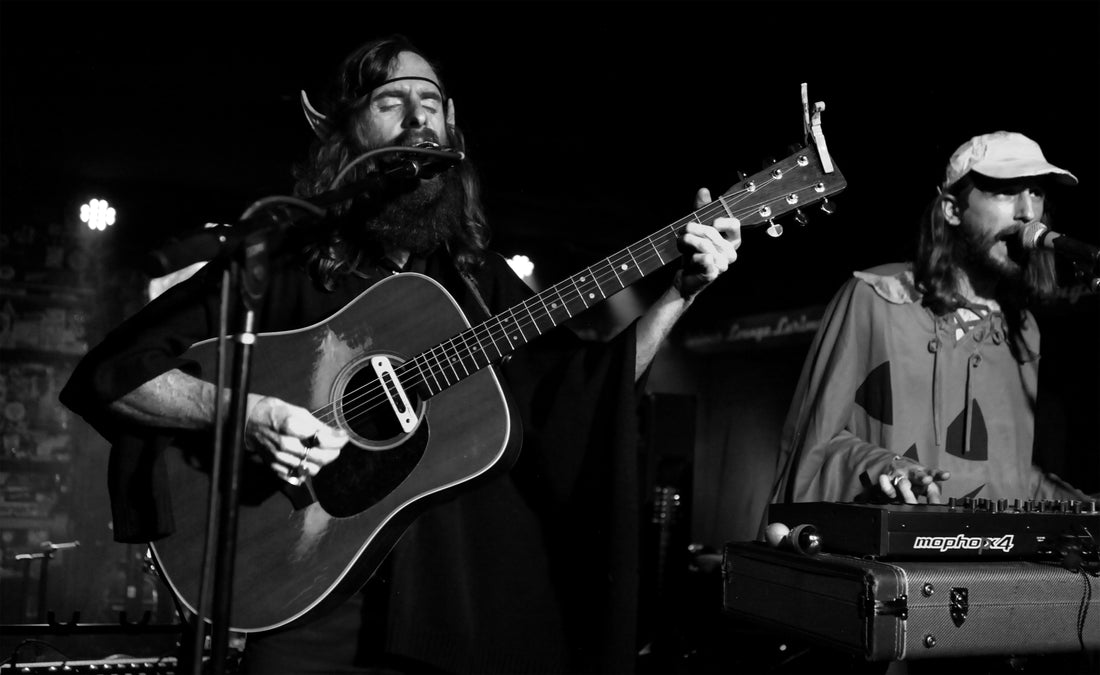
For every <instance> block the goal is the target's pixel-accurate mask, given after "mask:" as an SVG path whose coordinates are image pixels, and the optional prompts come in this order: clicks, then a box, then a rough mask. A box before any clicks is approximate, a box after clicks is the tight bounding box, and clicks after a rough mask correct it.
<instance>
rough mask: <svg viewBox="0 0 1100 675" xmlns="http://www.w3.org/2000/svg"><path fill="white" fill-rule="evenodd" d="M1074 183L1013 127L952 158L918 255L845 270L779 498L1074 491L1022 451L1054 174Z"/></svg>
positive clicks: (1030, 432) (812, 363)
mask: <svg viewBox="0 0 1100 675" xmlns="http://www.w3.org/2000/svg"><path fill="white" fill-rule="evenodd" d="M1055 183H1062V184H1066V185H1075V184H1076V183H1077V179H1076V178H1075V177H1074V176H1073V175H1072V174H1070V173H1069V172H1068V171H1066V170H1064V169H1061V168H1058V167H1056V166H1054V165H1053V164H1051V163H1049V162H1048V161H1047V160H1046V157H1044V155H1043V152H1042V150H1041V149H1040V148H1039V145H1038V144H1037V143H1035V142H1034V141H1033V140H1031V139H1030V138H1027V137H1026V136H1023V135H1022V134H1019V133H1010V132H1004V131H999V132H995V133H990V134H985V135H981V136H976V137H974V138H972V139H970V140H969V141H968V142H966V143H964V144H963V145H962V146H961V147H960V148H959V149H958V150H956V151H955V153H954V154H953V155H952V156H951V159H950V161H949V162H948V165H947V170H946V176H945V180H944V181H943V183H942V185H941V186H940V188H939V194H938V195H937V197H936V198H935V199H934V200H933V201H932V203H931V204H930V206H929V208H928V209H927V211H926V212H925V215H924V217H923V219H922V222H921V229H920V232H919V238H918V245H917V255H916V259H915V260H914V261H913V262H912V263H911V264H900V263H896V264H887V265H882V266H879V267H874V268H872V269H869V270H866V271H863V272H855V273H854V275H853V278H852V279H850V280H849V281H848V282H847V283H846V284H845V285H844V286H843V287H842V288H841V289H840V291H839V292H838V293H837V294H836V296H834V298H833V299H832V301H831V302H830V304H829V305H828V307H827V308H826V310H825V315H824V317H823V319H822V322H821V326H820V328H819V329H818V332H817V334H816V336H815V338H814V341H813V343H812V345H811V347H810V353H809V356H808V358H807V360H806V362H805V365H804V367H803V370H802V375H801V377H800V379H799V383H798V387H797V390H796V393H795V396H794V399H793V402H792V404H791V408H790V411H789V412H788V415H787V420H786V423H785V425H784V430H783V435H782V438H781V445H780V458H779V465H778V467H777V468H778V470H779V479H778V481H777V483H776V486H775V489H774V492H773V495H772V500H773V501H774V502H802V501H853V500H856V501H861V500H885V499H891V500H894V499H896V500H904V501H905V502H906V503H917V502H918V500H927V501H928V502H931V503H940V502H942V501H946V500H947V498H948V497H959V498H962V497H976V498H992V499H1000V498H1005V499H1015V498H1019V499H1021V500H1026V499H1082V498H1084V495H1083V494H1082V493H1080V492H1079V491H1077V490H1076V489H1074V488H1073V487H1072V486H1070V485H1068V484H1066V483H1065V482H1064V481H1062V480H1061V479H1059V478H1058V477H1057V476H1054V475H1052V474H1045V473H1043V472H1042V471H1041V470H1040V469H1039V468H1038V467H1036V466H1034V465H1033V464H1032V441H1033V438H1034V422H1035V414H1034V411H1035V403H1036V391H1037V389H1036V387H1037V380H1038V365H1039V329H1038V327H1037V326H1036V324H1035V319H1034V317H1033V316H1032V315H1031V313H1030V312H1029V311H1028V310H1027V306H1028V303H1029V302H1030V301H1032V300H1034V299H1035V298H1038V297H1040V296H1042V295H1043V294H1046V293H1049V292H1051V291H1052V290H1053V289H1054V285H1055V278H1054V264H1053V259H1052V257H1051V253H1050V252H1049V251H1044V250H1034V249H1030V248H1027V247H1025V244H1024V242H1023V240H1022V239H1023V238H1022V236H1021V234H1022V232H1023V230H1024V227H1025V226H1026V225H1028V224H1029V223H1033V222H1046V220H1047V217H1048V216H1047V212H1046V208H1045V207H1046V199H1047V192H1048V188H1049V187H1050V186H1051V185H1052V184H1055Z"/></svg>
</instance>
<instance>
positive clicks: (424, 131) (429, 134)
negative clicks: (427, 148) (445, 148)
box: [391, 128, 443, 148]
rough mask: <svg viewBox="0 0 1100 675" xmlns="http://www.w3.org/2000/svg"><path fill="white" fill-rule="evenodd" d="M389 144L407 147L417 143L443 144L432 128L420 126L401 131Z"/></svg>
mask: <svg viewBox="0 0 1100 675" xmlns="http://www.w3.org/2000/svg"><path fill="white" fill-rule="evenodd" d="M391 145H400V146H404V147H407V148H412V147H416V146H418V145H433V146H435V147H437V148H438V147H442V145H443V144H442V143H440V142H439V134H437V133H435V131H434V130H433V129H428V128H420V129H406V130H405V131H402V132H401V133H400V134H398V136H397V138H395V139H393V143H391Z"/></svg>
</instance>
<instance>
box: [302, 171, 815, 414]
mask: <svg viewBox="0 0 1100 675" xmlns="http://www.w3.org/2000/svg"><path fill="white" fill-rule="evenodd" d="M775 180H778V179H776V178H769V179H768V180H766V181H764V182H762V183H761V184H760V185H759V186H757V187H756V190H760V189H762V188H763V187H766V186H767V185H768V184H769V183H771V182H774V181H775ZM812 189H814V187H813V186H810V187H806V188H801V189H797V190H794V191H792V193H791V194H797V193H799V192H804V191H808V190H812ZM756 190H748V189H744V190H740V191H738V192H733V193H730V194H728V195H722V196H721V197H719V199H718V200H715V201H712V202H709V203H708V204H706V205H704V206H703V207H700V208H699V209H697V210H696V211H693V212H692V213H691V214H689V215H688V216H685V217H683V218H681V219H680V220H679V221H677V222H676V223H674V224H672V225H670V226H668V227H667V228H665V229H667V230H670V232H669V233H664V230H660V231H658V232H657V233H655V234H653V235H650V237H647V238H646V240H645V242H646V244H648V246H647V245H645V244H643V243H642V242H636V243H635V244H632V245H631V246H628V247H626V248H625V249H623V250H621V251H619V252H617V253H615V254H613V255H612V256H611V257H609V258H607V259H606V260H607V261H608V262H609V263H610V262H615V263H616V265H617V264H618V263H620V262H621V263H622V264H625V263H626V261H627V259H628V258H629V259H630V260H631V261H632V262H634V264H635V269H636V270H637V269H640V268H641V267H642V266H643V264H648V263H651V262H653V259H654V257H656V258H659V259H660V260H661V262H662V265H661V266H663V264H664V263H667V262H669V261H666V260H664V259H663V258H662V257H661V255H660V252H659V251H658V249H657V248H656V244H655V242H654V241H653V240H654V238H655V237H659V236H661V235H662V234H663V233H664V234H665V236H667V235H668V234H672V235H673V238H675V237H676V236H678V234H679V231H681V230H682V229H683V228H685V227H686V226H687V223H688V222H692V221H699V220H706V219H709V218H711V217H720V216H721V215H722V212H723V211H727V212H732V211H733V208H732V207H735V206H738V205H739V203H740V202H741V201H744V199H746V198H747V197H748V196H749V195H751V194H753V193H754V192H755V191H756ZM758 208H759V205H755V204H754V205H753V206H752V207H751V208H749V209H739V210H738V211H737V212H736V213H735V217H737V218H739V219H740V218H743V217H744V216H747V215H749V214H751V213H753V212H754V211H757V210H758ZM759 225H763V223H753V224H747V225H745V229H748V228H752V227H756V226H759ZM637 246H640V247H641V248H642V249H643V250H644V254H643V252H642V251H638V254H639V255H640V256H641V257H640V258H639V255H635V252H634V251H633V250H632V249H633V248H634V247H637ZM677 255H678V253H677ZM670 260H671V259H670ZM616 265H609V271H610V273H608V272H593V271H592V269H591V267H589V268H587V269H586V270H584V271H582V272H578V273H577V274H575V275H573V276H572V277H569V278H567V279H565V280H563V281H562V282H559V283H558V284H555V285H554V286H552V287H551V288H549V289H547V290H546V291H543V292H541V293H538V294H536V295H534V296H532V297H531V298H528V299H527V300H525V301H523V302H522V303H519V304H518V305H516V306H515V307H512V308H510V309H509V310H506V311H505V312H502V313H501V314H499V315H497V316H496V317H493V318H491V319H488V320H486V321H485V322H483V323H482V324H479V326H476V327H473V328H469V329H467V330H465V331H463V332H461V333H459V334H458V335H455V336H454V337H452V338H450V339H448V340H446V341H444V342H442V343H440V344H438V345H436V346H435V347H433V348H431V349H429V350H427V351H425V352H423V353H421V354H420V355H418V356H416V357H414V358H412V359H409V360H408V361H406V362H404V363H402V364H401V365H399V366H398V367H397V368H395V370H394V372H395V374H396V375H397V376H398V379H399V381H404V380H405V379H406V376H408V375H410V374H411V373H412V371H413V369H414V367H415V369H416V370H419V371H420V373H419V376H420V380H419V382H418V381H416V380H413V381H411V382H410V384H412V385H413V386H415V385H417V384H419V383H421V382H422V383H423V384H424V385H425V387H427V389H428V393H429V394H430V395H435V394H436V393H439V392H438V391H436V392H432V390H431V389H432V387H431V382H430V381H429V379H428V377H427V376H426V375H425V374H424V371H423V368H422V367H421V364H420V363H419V361H420V360H421V357H426V360H427V362H426V363H424V364H423V365H424V367H426V368H427V369H428V371H429V373H430V374H431V375H432V378H433V379H434V380H435V384H436V386H437V388H438V389H439V391H442V389H444V388H446V387H449V386H452V385H453V384H454V383H457V382H458V381H460V380H462V379H464V377H463V376H462V375H460V374H459V372H458V370H457V368H456V364H458V366H461V368H462V370H463V371H465V376H469V375H471V374H472V372H471V371H470V370H469V369H468V368H466V365H465V361H466V360H472V362H473V365H474V366H475V368H474V370H473V372H477V371H478V370H480V369H481V368H484V367H485V366H487V365H489V364H491V363H492V362H493V359H492V357H490V356H488V353H487V352H486V350H485V348H484V345H482V344H481V340H480V338H479V337H478V335H477V332H478V330H479V329H480V328H483V327H484V328H485V331H484V332H486V333H487V337H488V338H489V339H490V340H491V341H492V342H493V346H494V348H495V349H496V351H497V352H498V358H500V357H501V356H503V353H502V352H501V349H500V347H499V346H498V344H499V340H500V337H504V338H505V340H506V341H507V342H508V345H509V352H510V351H513V350H514V349H515V345H514V344H513V342H512V339H511V338H509V337H508V329H506V328H505V327H504V323H503V320H502V319H503V317H504V315H505V314H509V315H511V323H512V324H513V325H514V326H515V327H516V328H517V330H519V336H518V337H517V340H518V341H520V342H522V343H523V344H526V342H529V341H530V339H529V338H527V336H526V334H525V333H524V331H523V329H524V328H527V329H530V328H531V327H534V328H535V330H536V331H537V332H538V333H539V334H540V335H541V334H542V329H541V328H540V327H539V325H538V320H537V319H536V318H535V317H534V314H533V312H532V311H531V306H532V304H541V305H542V307H541V309H539V313H540V314H546V315H548V316H550V315H551V311H552V310H551V309H550V308H548V307H547V306H546V299H547V297H548V296H551V295H554V294H556V295H557V297H558V299H559V300H561V301H562V305H561V307H562V309H564V310H566V311H567V313H568V303H567V302H566V301H565V299H564V298H563V297H562V292H561V291H562V289H561V288H559V287H560V286H562V285H563V284H565V282H568V281H572V282H573V285H574V287H575V288H574V290H575V297H574V300H575V299H577V298H579V299H581V300H582V302H584V303H585V309H587V308H588V304H587V301H585V300H584V298H583V292H582V290H581V288H580V287H577V284H576V281H575V279H576V278H577V277H578V276H580V275H582V274H584V276H585V278H586V279H590V281H588V280H586V281H584V282H582V285H583V286H584V287H585V289H586V290H588V292H589V293H591V288H590V287H589V285H588V284H589V283H592V284H593V285H595V287H596V289H597V290H599V291H600V294H601V296H603V298H601V301H602V299H604V298H606V297H607V296H606V294H605V293H604V291H603V288H602V286H603V285H604V284H605V283H608V282H610V281H611V280H612V279H614V280H616V281H617V282H618V283H619V284H620V286H621V288H625V287H626V284H622V282H621V279H620V278H619V274H618V272H617V271H616V270H615V266H616ZM585 273H587V274H585ZM643 276H644V274H643ZM632 283H633V281H632ZM620 290H621V289H620ZM551 291H552V292H553V293H551ZM569 294H570V293H569V291H566V295H569ZM544 296H547V297H544ZM535 301H537V303H536V302H535ZM519 310H524V311H525V312H526V314H527V318H523V319H517V317H516V313H517V311H519ZM521 313H522V312H521ZM578 313H579V312H578ZM569 316H570V317H571V316H572V314H571V313H569ZM550 318H551V321H552V324H551V326H550V328H553V327H555V326H556V325H557V324H554V323H553V317H552V316H550ZM493 319H496V320H497V321H496V323H497V326H495V327H494V326H491V325H489V324H491V323H492V321H493ZM528 319H530V320H529V321H528ZM467 336H472V337H473V338H475V339H476V341H477V343H478V350H480V351H481V352H483V353H485V354H486V356H485V363H484V364H482V365H480V366H479V365H478V362H477V357H476V351H477V350H472V349H471V347H470V344H469V341H468V337H467ZM519 338H522V339H521V340H520V339H519ZM459 340H460V341H461V342H462V345H461V346H460V345H459V344H458V341H459ZM449 343H450V344H449ZM463 349H464V350H465V351H466V354H465V355H463V353H462V351H461V350H463ZM440 350H441V351H442V354H441V355H437V354H436V352H437V351H440ZM448 350H451V351H450V352H449V351H448ZM444 361H445V362H444ZM433 368H434V372H433ZM447 368H450V370H451V372H452V373H454V376H455V378H456V379H455V381H454V382H451V381H450V376H449V375H447V374H446V369H447ZM436 372H438V373H439V374H440V376H441V377H442V379H443V381H444V383H445V384H444V385H443V386H440V382H439V378H438V377H436V375H435V373H436ZM372 390H377V391H372ZM386 400H387V394H386V392H385V391H384V390H383V389H382V386H381V385H380V384H379V383H378V382H377V381H376V380H375V381H372V382H371V383H370V384H368V385H364V386H361V387H359V388H357V389H354V390H352V391H350V392H345V394H344V396H343V403H344V406H343V412H344V418H345V419H346V420H348V421H352V419H354V417H358V416H359V415H362V414H364V413H368V412H370V411H372V410H373V409H375V408H376V407H378V405H379V404H383V403H385V402H386ZM349 404H350V405H349ZM313 414H314V415H317V416H318V418H319V419H321V420H322V421H325V422H326V423H332V422H334V421H335V417H336V403H335V402H332V403H328V404H325V405H324V406H322V407H321V408H318V409H317V410H315V411H313Z"/></svg>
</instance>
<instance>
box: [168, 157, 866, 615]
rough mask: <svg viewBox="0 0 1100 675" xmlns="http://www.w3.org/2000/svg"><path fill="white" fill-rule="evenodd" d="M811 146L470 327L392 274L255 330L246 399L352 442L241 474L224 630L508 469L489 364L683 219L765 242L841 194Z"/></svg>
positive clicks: (333, 585)
mask: <svg viewBox="0 0 1100 675" xmlns="http://www.w3.org/2000/svg"><path fill="white" fill-rule="evenodd" d="M817 141H818V142H817V143H814V142H811V143H808V144H807V145H806V146H805V147H803V148H802V149H800V150H798V151H797V152H795V153H794V154H792V155H790V156H789V157H787V158H786V159H784V160H782V161H780V162H777V163H775V164H774V165H772V166H770V167H768V168H767V169H765V170H764V171H761V172H760V173H758V174H756V175H754V176H752V177H750V178H748V179H746V180H744V181H743V182H741V183H739V184H738V185H736V186H734V187H733V188H731V189H730V190H728V191H727V192H726V193H724V194H723V195H722V196H720V197H718V199H716V200H714V201H713V202H711V203H710V204H708V205H706V206H704V207H702V208H700V209H698V210H696V211H694V212H692V213H690V214H689V215H687V216H685V217H683V218H681V219H680V220H678V221H677V222H675V223H672V224H671V225H668V226H667V227H664V228H662V229H660V230H658V231H657V232H655V233H653V234H652V235H650V236H648V237H646V238H644V239H642V240H641V241H639V242H637V243H634V244H631V245H630V246H628V247H626V248H625V249H623V250H621V251H619V252H617V253H615V254H614V255H612V256H610V257H608V258H606V259H604V260H601V261H600V262H598V263H596V264H594V265H591V266H590V267H588V268H586V269H584V270H582V271H581V272H579V273H577V274H574V275H573V276H571V277H569V278H568V279H565V280H564V281H561V282H560V283H558V284H556V285H554V286H552V287H550V288H548V289H546V290H544V291H542V292H540V293H538V294H536V295H533V296H532V297H530V298H529V299H527V300H525V301H524V302H522V303H520V304H518V305H516V306H514V307H512V308H510V309H508V310H506V311H504V312H502V313H501V314H499V315H497V316H494V317H492V318H490V319H488V320H486V321H484V322H482V323H480V324H478V325H476V326H471V325H470V324H469V322H468V321H467V320H466V317H465V316H464V315H463V313H462V311H461V310H460V309H459V306H458V304H457V303H456V302H455V301H454V299H453V298H452V297H451V296H450V295H449V294H448V293H447V291H445V290H444V289H443V287H442V286H440V285H439V284H437V283H436V282H435V281H433V280H431V279H429V278H427V277H425V276H421V275H417V274H397V275H393V276H390V277H387V278H385V279H384V280H383V281H381V282H379V283H377V284H375V285H374V286H372V287H371V288H370V289H368V290H367V291H365V292H364V293H362V294H361V295H360V296H359V297H358V298H356V299H355V300H354V301H352V302H351V303H350V304H348V305H347V306H346V307H344V308H343V309H341V310H340V311H339V312H338V313H336V314H335V315H333V316H332V317H330V318H328V319H326V320H325V321H323V322H321V323H318V324H316V325H313V326H309V327H307V328H302V329H299V330H293V331H286V332H279V333H268V334H263V335H260V336H258V338H257V341H256V344H255V347H254V352H253V375H252V384H251V388H252V390H253V391H256V392H262V393H264V394H267V395H272V396H277V397H279V398H281V399H283V400H285V401H288V402H290V403H293V404H295V405H299V406H302V407H305V408H307V409H309V410H311V411H313V412H314V414H315V415H317V416H318V417H320V418H321V419H322V420H324V421H326V422H328V423H330V424H333V425H339V426H340V427H342V428H344V429H345V430H347V432H348V433H349V435H350V438H351V440H350V442H349V443H348V445H347V446H345V447H344V449H343V451H342V452H341V453H340V456H339V458H338V459H337V460H336V461H334V462H332V463H331V464H329V465H327V466H326V467H324V468H323V469H322V470H321V471H320V472H319V473H318V475H317V476H316V477H315V478H313V479H312V480H308V481H306V483H305V484H304V485H302V486H300V487H296V488H292V487H289V486H288V485H286V484H285V482H283V481H281V480H279V479H278V478H277V477H276V476H275V474H274V472H272V471H270V470H269V469H268V468H266V467H263V466H258V465H257V466H248V467H246V468H245V469H244V474H242V486H241V495H240V510H239V516H238V518H239V520H238V543H237V554H236V555H237V558H236V563H235V574H234V578H233V584H232V588H233V595H232V598H231V606H232V617H231V620H230V623H231V628H230V629H231V630H233V631H238V632H245V633H254V632H264V631H270V630H274V629H278V628H283V627H287V626H289V625H291V624H293V623H295V622H297V621H301V620H302V619H304V618H305V617H307V616H309V615H311V614H313V613H315V612H317V611H319V610H321V609H323V608H324V607H326V606H327V605H329V604H331V603H335V602H339V601H341V600H343V599H344V598H346V597H347V596H349V595H350V594H352V593H355V592H356V591H357V590H358V589H359V588H361V587H362V585H363V584H364V583H366V581H367V580H368V579H369V577H370V575H371V574H372V573H373V572H374V570H375V569H376V568H377V566H378V565H379V563H380V562H381V561H382V559H383V558H384V557H385V556H386V555H387V554H388V552H389V551H390V549H391V548H392V547H393V545H394V544H395V543H396V541H397V539H398V537H400V535H401V534H402V532H403V531H404V530H405V529H406V528H407V527H408V525H409V524H411V522H412V521H413V519H414V518H415V517H416V516H417V515H419V514H420V513H422V512H423V511H424V509H425V508H427V507H428V506H429V505H431V504H432V503H433V502H435V501H439V500H440V499H442V498H444V497H446V496H449V493H450V491H452V490H456V489H459V488H461V487H464V486H470V485H472V484H475V483H476V482H477V481H478V480H480V479H484V478H486V477H488V476H489V475H491V474H492V471H493V469H494V468H496V467H500V466H502V465H505V464H507V462H505V461H503V460H504V459H505V457H507V456H508V454H509V453H510V452H513V451H514V450H515V448H516V446H517V445H518V438H517V436H518V435H519V434H518V433H517V431H518V428H517V424H518V421H517V420H516V419H514V417H513V415H512V413H511V412H510V411H509V407H508V402H507V398H506V395H505V393H504V390H503V388H502V385H501V383H500V381H499V379H498V376H497V374H496V373H495V372H494V368H492V367H490V366H492V365H493V364H495V363H497V362H498V361H499V360H500V359H501V358H503V357H504V356H506V355H508V354H509V353H511V352H512V351H514V350H515V349H517V348H519V347H521V346H523V345H525V344H526V343H527V342H529V341H531V340H534V339H536V338H538V337H539V336H540V335H542V334H543V333H546V332H547V331H549V330H551V329H553V328H554V327H555V326H557V325H558V324H560V323H562V322H564V321H567V320H568V319H570V318H571V317H574V316H576V315H577V314H579V313H581V312H583V311H584V310H586V309H588V308H589V307H591V306H593V305H595V304H596V303H599V302H601V301H603V300H604V299H605V298H607V297H609V296H610V295H612V294H614V293H616V292H618V291H620V290H622V289H624V288H626V287H627V286H628V285H630V284H632V283H634V282H636V281H638V280H639V279H642V278H643V277H645V276H647V275H649V274H651V273H653V272H655V271H656V270H658V269H660V268H662V267H664V266H665V265H667V264H669V263H671V262H673V261H674V260H676V259H678V258H679V256H680V253H679V250H678V249H677V238H678V236H679V235H680V233H681V232H682V231H683V229H684V228H685V227H686V226H687V223H689V222H691V221H696V222H701V223H705V224H712V223H713V222H714V220H715V219H717V218H719V217H724V216H734V217H737V218H738V219H740V221H741V227H742V229H743V230H744V229H748V228H753V227H757V226H767V227H768V228H769V232H770V233H772V234H775V235H778V233H779V232H780V228H781V226H780V225H779V224H777V223H775V222H774V220H773V219H774V218H776V217H778V216H780V215H783V214H785V213H788V212H791V211H795V210H796V209H799V208H800V207H803V206H806V205H809V204H813V203H815V202H818V201H821V200H825V199H826V198H827V197H828V196H830V195H832V194H835V193H838V192H840V191H841V190H843V189H844V188H845V186H846V183H845V181H844V178H843V176H841V174H840V172H839V170H837V169H836V168H835V166H833V165H832V161H831V158H829V157H828V154H827V150H826V151H825V154H824V158H825V159H824V162H823V161H822V154H821V153H820V152H819V150H820V149H822V148H823V138H820V137H817ZM799 215H801V213H799ZM215 354H216V341H215V340H207V341H204V342H200V343H197V344H195V345H194V346H193V347H191V349H190V350H189V351H188V352H187V358H191V359H194V360H196V361H198V362H199V363H200V364H201V365H202V372H203V373H213V372H215V370H214V362H215ZM207 454H208V453H207ZM166 460H167V464H168V474H169V487H170V491H171V495H172V500H173V502H174V504H175V508H174V511H175V514H176V531H175V532H174V534H172V535H170V536H169V537H167V538H165V539H162V540H159V541H157V542H155V543H154V544H152V549H153V554H154V556H155V559H156V562H157V564H158V567H159V569H160V571H161V573H162V574H163V576H164V578H165V580H166V582H167V584H168V586H169V587H170V588H171V590H172V591H173V592H174V593H175V594H176V595H177V597H178V598H179V600H180V602H181V604H182V605H183V606H184V607H186V609H187V610H189V611H191V612H192V613H193V612H194V611H195V607H196V605H197V599H198V588H199V580H200V573H201V569H202V554H203V542H204V537H205V508H203V505H205V504H206V500H207V491H208V488H209V466H208V465H207V462H208V461H209V459H208V458H206V459H204V456H203V453H198V452H187V451H185V450H183V449H181V448H170V449H169V450H168V451H167V452H166ZM245 464H246V465H247V464H250V463H249V462H245ZM184 505H186V506H184Z"/></svg>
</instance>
